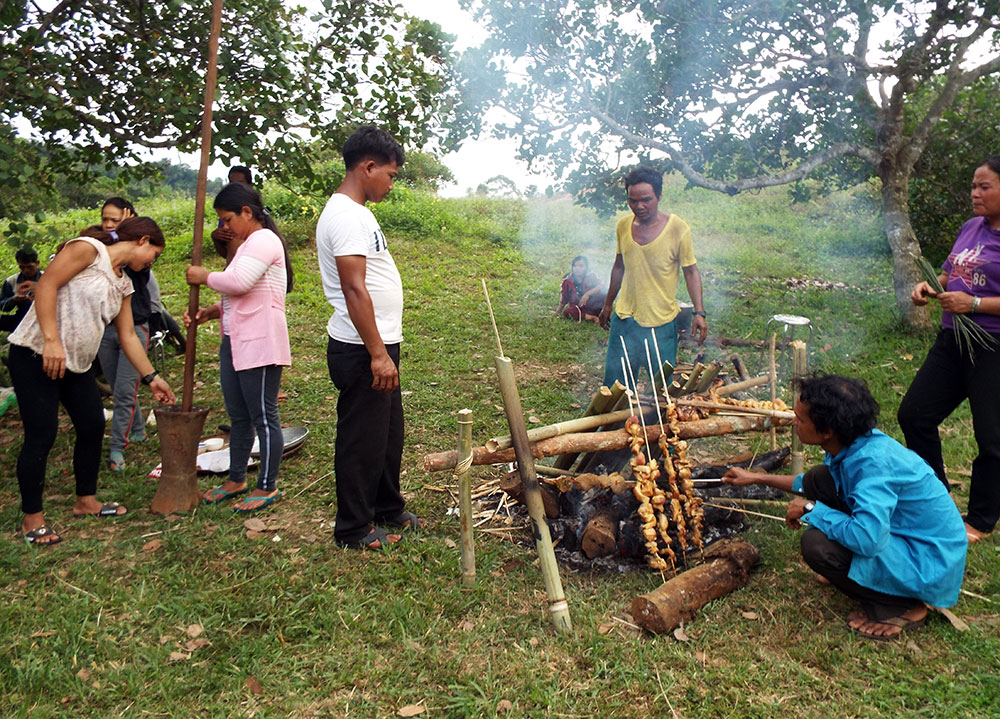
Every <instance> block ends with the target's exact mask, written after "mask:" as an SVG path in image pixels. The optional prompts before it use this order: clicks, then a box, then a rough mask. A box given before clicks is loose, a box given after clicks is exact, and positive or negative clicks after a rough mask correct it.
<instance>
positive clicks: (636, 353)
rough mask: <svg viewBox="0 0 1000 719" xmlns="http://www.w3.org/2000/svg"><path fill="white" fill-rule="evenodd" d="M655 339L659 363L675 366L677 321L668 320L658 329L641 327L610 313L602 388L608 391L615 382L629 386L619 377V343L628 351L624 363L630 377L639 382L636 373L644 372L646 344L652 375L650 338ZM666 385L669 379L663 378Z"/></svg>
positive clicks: (652, 350) (620, 353)
mask: <svg viewBox="0 0 1000 719" xmlns="http://www.w3.org/2000/svg"><path fill="white" fill-rule="evenodd" d="M654 334H655V335H656V342H657V344H658V345H659V348H660V359H662V360H663V361H664V362H669V363H670V364H671V365H675V364H677V320H676V319H674V320H671V321H670V322H667V323H666V324H665V325H660V326H659V327H643V326H642V325H640V324H639V323H638V322H636V321H635V320H634V319H632V318H631V317H625V318H622V317H619V316H618V313H617V312H612V313H611V333H610V335H609V336H608V356H607V358H606V359H605V360H604V386H605V387H610V386H611V385H613V384H614V383H615V380H617V381H619V382H621V383H622V384H623V385H625V386H627V387H631V386H632V381H631V379H629V381H628V382H626V381H625V380H626V379H627V378H625V377H622V359H624V357H625V352H624V351H623V350H622V340H623V339H624V340H625V346H626V347H627V348H628V361H629V364H630V365H631V372H632V377H635V378H636V379H638V378H639V370H640V369H642V368H643V367H646V368H647V372H648V363H647V361H646V343H647V342H648V343H649V356H650V358H652V360H653V367H654V370H653V371H654V372H655V371H656V370H658V369H659V367H656V349H655V347H654V345H653V335H654ZM666 380H667V382H669V381H670V377H667V378H666Z"/></svg>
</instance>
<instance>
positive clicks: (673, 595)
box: [632, 539, 760, 634]
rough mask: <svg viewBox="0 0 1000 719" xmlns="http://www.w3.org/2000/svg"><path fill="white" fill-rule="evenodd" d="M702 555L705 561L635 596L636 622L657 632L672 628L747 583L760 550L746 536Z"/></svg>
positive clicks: (710, 549) (722, 542)
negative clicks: (645, 592)
mask: <svg viewBox="0 0 1000 719" xmlns="http://www.w3.org/2000/svg"><path fill="white" fill-rule="evenodd" d="M703 558H704V560H705V561H704V563H703V564H699V565H698V566H697V567H693V568H691V569H689V570H687V571H686V572H683V573H681V574H678V575H677V576H676V577H674V578H673V579H671V580H669V581H667V582H666V583H664V584H663V585H661V586H660V587H659V588H657V589H654V590H653V591H652V592H649V593H647V594H641V595H639V596H638V597H636V598H635V599H633V600H632V617H633V619H634V620H635V623H636V624H638V625H639V626H640V627H642V628H643V629H645V630H646V631H649V632H653V633H654V634H664V633H666V632H669V631H671V630H672V629H674V628H675V627H677V626H678V625H680V623H681V622H684V621H688V620H690V619H691V618H692V617H694V615H695V613H696V612H697V611H698V610H699V609H701V608H702V607H703V606H705V605H706V604H708V603H709V602H710V601H712V600H713V599H718V598H719V597H722V596H725V595H726V594H729V593H730V592H732V591H735V590H737V589H739V588H740V587H744V586H746V585H747V583H748V582H749V581H750V570H751V569H753V566H754V565H755V564H756V563H757V562H758V560H759V559H760V552H759V551H758V550H757V548H756V547H755V546H754V545H752V544H750V543H749V542H747V541H746V540H743V539H732V540H722V541H721V542H717V543H716V544H714V545H712V546H711V547H709V548H708V549H707V550H706V551H705V554H704V555H703Z"/></svg>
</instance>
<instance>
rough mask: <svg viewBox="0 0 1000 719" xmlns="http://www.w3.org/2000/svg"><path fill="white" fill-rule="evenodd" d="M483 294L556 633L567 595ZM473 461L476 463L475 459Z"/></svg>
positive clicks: (563, 624)
mask: <svg viewBox="0 0 1000 719" xmlns="http://www.w3.org/2000/svg"><path fill="white" fill-rule="evenodd" d="M483 294H485V295H486V305H487V307H489V311H490V322H492V324H493V332H494V335H495V336H496V341H497V350H498V351H499V355H498V356H496V357H494V358H493V364H494V365H495V366H496V369H497V382H498V383H499V385H500V395H501V397H502V398H503V407H504V412H505V413H506V415H507V425H508V426H509V427H510V434H511V437H512V438H513V442H514V455H515V457H516V458H517V469H518V473H519V474H520V475H521V488H522V489H523V490H524V503H525V504H526V505H527V506H528V517H529V518H530V519H531V529H532V534H533V535H534V537H535V548H536V549H537V551H538V560H539V562H540V564H541V566H542V580H543V581H544V583H545V591H546V594H547V596H548V600H549V614H550V615H551V617H552V623H553V624H554V625H555V628H556V631H557V632H569V631H572V629H573V623H572V621H571V620H570V617H569V604H568V602H567V601H566V594H565V592H563V587H562V580H561V579H560V578H559V565H558V564H556V553H555V547H553V545H552V536H551V535H550V534H549V525H548V522H547V521H546V519H545V506H544V504H543V502H542V490H541V487H540V486H539V484H538V475H537V474H536V473H535V463H534V460H533V458H532V456H531V443H530V442H529V441H528V432H527V428H526V427H525V425H524V410H523V409H522V408H521V396H520V395H519V394H518V393H517V382H516V381H515V379H514V366H513V364H512V363H511V361H510V360H509V359H508V358H507V357H504V354H503V347H502V346H501V344H500V331H499V330H498V329H497V322H496V317H495V316H494V314H493V303H492V302H490V293H489V290H487V289H486V280H483ZM456 458H457V453H456ZM473 463H475V460H474V459H473Z"/></svg>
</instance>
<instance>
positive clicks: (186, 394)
mask: <svg viewBox="0 0 1000 719" xmlns="http://www.w3.org/2000/svg"><path fill="white" fill-rule="evenodd" d="M221 30H222V0H213V2H212V26H211V29H210V30H209V35H208V67H207V69H206V71H205V101H204V110H203V111H202V115H201V160H200V163H199V165H198V183H197V185H196V186H195V196H194V197H195V199H194V232H193V235H192V241H191V264H193V265H200V264H201V262H202V256H201V248H202V238H203V236H204V234H205V193H206V191H207V190H208V166H209V164H211V149H212V104H213V103H214V102H215V86H216V80H217V77H218V57H219V34H220V32H221ZM198 290H199V286H198V285H189V288H188V314H189V315H190V316H191V317H194V316H195V315H197V314H198V301H199V294H198ZM197 338H198V324H197V323H196V322H192V323H191V326H190V327H188V330H187V345H186V349H185V353H184V388H183V392H182V395H181V410H183V411H184V412H190V411H191V405H192V403H193V402H194V364H195V356H196V355H195V350H196V347H197V341H198V339H197Z"/></svg>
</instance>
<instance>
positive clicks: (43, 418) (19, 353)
mask: <svg viewBox="0 0 1000 719" xmlns="http://www.w3.org/2000/svg"><path fill="white" fill-rule="evenodd" d="M9 363H10V376H11V379H12V380H13V381H14V392H15V393H16V394H17V405H18V409H19V410H20V413H21V423H22V424H23V425H24V444H22V445H21V453H20V454H19V455H18V457H17V484H18V487H19V488H20V490H21V511H22V512H24V513H25V514H35V513H37V512H41V511H42V493H43V491H44V490H45V465H46V461H47V460H48V457H49V450H51V449H52V444H53V443H54V442H55V441H56V433H57V432H58V431H59V405H60V403H61V404H62V406H63V407H65V408H66V413H67V414H69V418H70V420H71V421H72V422H73V429H74V430H76V444H75V445H74V446H73V474H74V475H75V477H76V495H77V496H78V497H86V496H90V495H94V494H97V473H98V471H99V470H100V467H101V443H102V442H103V440H104V410H103V409H102V407H101V395H100V393H99V392H98V390H97V383H96V382H95V381H94V372H93V370H87V371H86V372H83V373H76V372H66V374H65V375H64V376H63V377H62V379H58V380H54V379H50V378H49V377H48V376H47V375H46V374H45V371H44V370H43V369H42V357H41V355H38V354H35V353H34V352H33V351H32V350H30V349H27V348H25V347H20V346H18V345H11V347H10V360H9Z"/></svg>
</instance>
